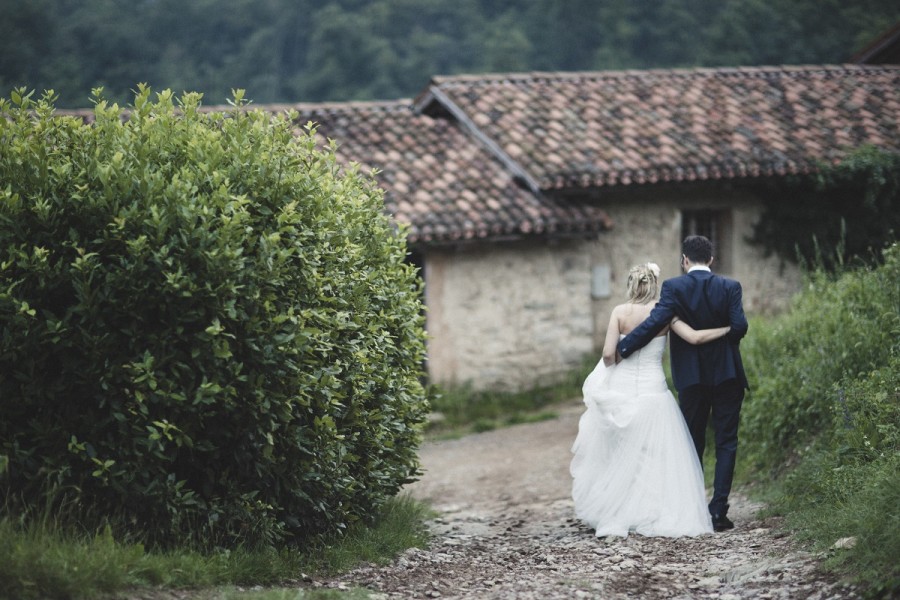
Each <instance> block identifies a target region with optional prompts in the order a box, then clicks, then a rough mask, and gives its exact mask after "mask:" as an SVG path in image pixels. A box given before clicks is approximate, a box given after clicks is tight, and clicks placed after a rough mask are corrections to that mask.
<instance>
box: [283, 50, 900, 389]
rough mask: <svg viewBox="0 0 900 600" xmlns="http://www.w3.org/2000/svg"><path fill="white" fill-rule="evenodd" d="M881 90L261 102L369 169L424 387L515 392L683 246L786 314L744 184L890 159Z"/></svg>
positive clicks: (832, 81) (895, 79)
mask: <svg viewBox="0 0 900 600" xmlns="http://www.w3.org/2000/svg"><path fill="white" fill-rule="evenodd" d="M898 90H900V68H898V67H896V66H863V65H839V66H792V67H756V68H718V69H690V70H653V71H620V72H588V73H518V74H502V75H472V76H454V77H438V78H435V79H433V80H432V82H431V83H430V85H429V86H428V87H427V88H426V89H425V90H424V91H423V92H422V93H421V94H420V95H419V96H418V97H417V98H415V99H414V100H398V101H390V102H379V103H341V104H332V105H327V104H317V105H294V106H290V107H269V108H270V109H271V110H281V109H283V108H291V109H294V110H298V111H299V112H300V119H299V122H301V123H305V122H306V121H314V122H315V123H317V124H318V131H319V133H320V134H321V135H322V136H323V138H324V137H328V138H332V139H334V140H336V141H337V143H338V157H339V159H341V160H343V161H355V162H358V163H361V164H362V165H363V166H364V167H373V168H377V169H378V170H379V174H378V176H377V177H378V182H379V184H380V185H381V186H382V187H383V188H384V190H385V208H386V210H387V211H388V213H389V214H391V215H393V217H394V219H395V220H396V221H397V222H398V223H404V224H406V225H408V232H409V243H410V249H411V251H412V255H411V258H412V260H414V261H415V262H417V264H418V265H419V266H420V267H421V268H422V275H423V277H424V280H425V302H426V305H427V310H428V314H427V323H428V324H427V327H428V332H429V336H430V339H429V347H428V371H429V374H430V376H431V378H432V379H433V380H434V381H436V382H440V383H443V384H456V385H459V384H464V383H469V384H471V385H472V386H473V387H474V388H476V389H483V388H497V389H512V390H514V389H523V388H527V387H529V386H533V385H538V384H542V383H547V382H551V381H552V380H553V379H554V378H556V377H559V376H560V375H561V374H562V373H564V372H566V371H567V370H569V369H571V368H572V367H573V366H575V365H577V364H578V363H579V361H580V360H581V358H582V357H583V356H584V355H585V354H587V353H590V352H592V351H596V349H597V348H598V347H599V346H600V345H602V340H603V337H604V335H605V331H606V327H607V321H608V315H609V312H610V310H611V308H612V306H614V305H615V304H617V303H619V302H621V301H622V299H623V288H624V280H625V276H626V275H627V272H628V269H629V267H630V266H631V265H633V264H637V263H640V262H645V261H655V262H657V263H659V264H660V266H661V267H662V271H663V277H669V276H674V275H676V274H678V265H679V248H680V240H681V239H682V238H683V237H684V236H685V235H686V234H688V233H702V234H705V235H707V236H709V237H711V238H712V239H713V241H714V244H715V247H716V257H717V262H716V264H715V265H714V268H715V269H716V270H717V271H719V272H720V273H723V274H725V275H728V276H731V277H734V278H736V279H738V280H740V281H741V282H742V283H743V287H744V304H745V308H746V310H747V311H748V312H749V313H764V312H772V311H777V310H779V309H781V308H783V307H784V306H785V305H786V304H787V302H788V300H789V299H790V297H791V295H792V294H793V293H794V292H795V291H796V290H797V289H798V284H799V275H798V272H797V270H796V268H793V267H791V266H790V265H782V264H780V263H779V261H778V260H777V259H775V258H773V257H769V258H766V257H765V256H764V253H763V251H762V249H761V248H758V247H756V246H753V245H750V244H749V243H748V241H747V238H748V236H749V235H750V234H751V233H752V228H753V224H754V223H755V221H756V220H757V218H758V216H759V215H760V212H761V210H762V204H761V201H762V199H763V198H762V194H763V192H761V191H760V190H762V189H765V188H763V187H762V186H759V185H758V184H759V183H760V182H763V181H771V180H773V179H778V178H783V177H786V176H789V175H793V174H804V173H810V172H813V171H814V170H815V168H816V165H817V164H819V162H820V161H823V162H826V163H829V162H837V161H840V160H841V158H842V157H843V156H845V155H846V154H847V153H848V152H849V151H851V150H853V149H855V148H857V147H859V146H862V145H865V144H872V145H876V146H879V147H882V148H885V149H888V150H892V151H900V92H898ZM785 201H789V198H786V199H785ZM802 234H803V232H802V229H801V230H798V236H799V235H802Z"/></svg>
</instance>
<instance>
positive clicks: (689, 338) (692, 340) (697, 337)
mask: <svg viewBox="0 0 900 600" xmlns="http://www.w3.org/2000/svg"><path fill="white" fill-rule="evenodd" d="M669 326H670V327H671V328H672V331H674V332H675V334H676V335H677V336H678V337H680V338H681V339H683V340H684V341H686V342H687V343H689V344H694V345H695V346H696V345H697V344H705V343H706V342H711V341H713V340H717V339H719V338H720V337H722V336H723V335H725V334H726V333H728V332H729V331H731V327H716V328H715V329H694V328H693V327H691V326H690V325H688V324H687V323H685V322H684V321H682V320H681V319H679V318H678V317H675V318H674V319H672V322H671V323H670V324H669Z"/></svg>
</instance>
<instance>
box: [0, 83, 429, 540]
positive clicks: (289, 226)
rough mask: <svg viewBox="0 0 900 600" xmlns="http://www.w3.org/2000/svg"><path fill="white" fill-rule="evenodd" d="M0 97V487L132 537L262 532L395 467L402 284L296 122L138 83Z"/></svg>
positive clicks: (421, 411)
mask: <svg viewBox="0 0 900 600" xmlns="http://www.w3.org/2000/svg"><path fill="white" fill-rule="evenodd" d="M100 94H101V90H95V92H94V98H95V99H94V102H95V110H94V118H95V121H94V123H93V125H85V124H84V123H83V122H82V121H81V120H80V119H75V118H70V117H67V118H63V117H59V116H55V115H54V109H53V101H54V98H53V95H52V93H47V94H45V95H44V96H43V97H42V98H41V99H40V100H37V101H33V100H32V99H31V97H30V95H28V94H26V93H25V91H24V90H18V91H16V92H14V93H13V94H12V98H11V101H10V100H6V99H3V100H0V113H2V116H3V118H0V464H2V462H5V463H6V469H5V475H0V493H2V494H5V495H6V496H7V498H8V501H7V510H9V511H24V510H27V509H28V508H29V507H34V506H47V505H48V503H50V504H51V505H52V506H64V507H65V511H68V512H69V513H71V514H74V515H77V518H78V519H81V520H82V523H88V524H90V523H93V522H97V523H99V522H101V521H103V520H106V519H110V518H112V519H113V520H114V521H115V522H116V523H119V524H126V525H127V527H128V528H129V529H130V530H131V531H133V532H137V533H138V534H139V535H140V536H141V537H142V538H144V539H146V540H147V541H149V542H152V543H158V544H163V545H165V544H170V543H175V542H183V541H184V540H185V539H187V540H190V541H193V542H197V543H199V544H201V545H210V544H222V545H233V544H259V543H273V542H276V541H278V540H281V539H284V538H287V537H291V538H300V539H302V538H306V537H308V536H311V535H315V534H320V533H326V532H327V533H333V532H335V531H339V530H341V529H342V528H344V527H346V526H347V525H348V524H349V523H351V522H354V521H357V520H359V519H363V518H365V517H366V516H367V515H370V514H371V513H372V511H373V509H374V508H375V507H377V506H379V505H380V504H381V503H383V502H384V500H385V499H386V498H388V497H390V496H391V495H393V494H395V493H396V492H397V491H398V489H399V488H400V486H401V485H402V484H403V483H404V482H407V481H409V480H410V479H412V478H414V477H415V476H416V475H417V473H418V463H417V458H416V449H417V445H418V442H419V439H420V424H421V423H422V422H423V420H424V415H425V411H426V408H427V407H426V402H425V398H424V396H425V395H424V391H423V388H422V386H421V384H420V376H421V364H422V360H423V356H424V332H423V321H422V316H421V315H422V311H421V303H420V300H419V297H420V294H419V292H420V290H419V283H418V279H417V277H416V275H415V272H414V269H413V268H412V267H411V266H409V265H407V264H405V262H404V258H405V254H406V248H405V239H404V235H403V232H402V231H400V232H397V231H396V230H395V229H394V228H393V226H392V225H391V223H390V222H389V221H388V219H387V218H386V217H385V216H384V215H383V214H382V197H381V194H380V191H379V190H377V189H376V187H375V186H374V183H373V180H372V178H371V177H368V176H363V175H361V174H360V173H358V172H357V171H356V170H355V169H348V170H347V171H341V170H339V168H338V167H337V165H336V163H335V160H334V155H333V149H325V150H321V149H317V145H316V138H315V132H314V129H313V128H312V127H307V128H306V129H305V130H302V131H301V130H297V129H296V128H295V124H293V123H292V121H291V119H296V115H289V117H288V118H273V117H272V116H271V115H269V114H265V113H262V112H259V111H250V110H247V107H246V106H243V105H244V104H245V103H244V101H243V100H242V94H241V92H237V93H236V96H235V101H234V105H235V106H234V109H233V110H231V111H229V112H226V113H205V112H203V111H201V110H199V108H200V95H199V94H193V93H189V94H184V95H183V96H182V97H180V98H176V97H174V96H173V95H172V94H171V93H170V92H168V91H165V92H162V93H159V94H157V97H156V99H155V100H154V99H151V92H150V90H149V89H148V88H146V87H145V86H140V87H139V90H138V92H137V93H136V95H135V101H134V105H133V107H131V109H130V110H129V111H128V112H127V114H126V113H125V111H123V110H121V109H120V108H119V107H118V106H116V105H108V103H107V102H105V101H104V100H103V99H102V98H101V96H100Z"/></svg>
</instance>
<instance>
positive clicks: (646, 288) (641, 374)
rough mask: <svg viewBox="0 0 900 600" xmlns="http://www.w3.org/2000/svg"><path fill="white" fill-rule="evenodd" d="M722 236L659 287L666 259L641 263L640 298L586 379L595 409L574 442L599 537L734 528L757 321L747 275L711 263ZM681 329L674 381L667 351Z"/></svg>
mask: <svg viewBox="0 0 900 600" xmlns="http://www.w3.org/2000/svg"><path fill="white" fill-rule="evenodd" d="M712 260H713V257H712V244H711V243H710V241H709V240H708V239H707V238H705V237H702V236H690V237H688V238H686V239H685V240H684V243H683V244H682V258H681V261H682V263H681V266H682V268H683V269H684V271H685V274H684V275H681V276H680V277H675V278H673V279H668V280H666V281H664V282H663V283H662V289H661V290H660V287H659V267H658V266H656V265H655V264H652V263H648V264H645V265H639V266H637V267H634V268H632V269H631V272H630V273H629V275H628V282H627V288H628V301H627V302H626V303H625V304H620V305H619V306H616V307H615V308H614V309H613V311H612V315H611V316H610V320H609V329H608V331H607V335H606V342H605V344H604V346H603V360H602V361H600V363H599V364H598V365H597V367H596V368H595V369H594V371H593V372H592V373H591V374H590V375H589V376H588V378H587V380H586V381H585V383H584V388H583V393H584V403H585V404H586V405H587V410H585V412H584V414H583V415H582V416H581V420H580V421H579V424H578V436H577V437H576V439H575V443H574V445H573V446H572V452H573V453H574V457H573V459H572V464H571V473H572V477H573V485H572V497H573V499H574V500H575V513H576V515H577V517H578V518H579V519H580V520H581V521H583V522H584V523H586V524H587V525H589V526H590V527H592V528H594V529H595V530H596V534H597V537H602V536H607V535H616V536H623V537H624V536H627V535H628V533H638V534H641V535H646V536H666V537H679V536H693V535H699V534H702V533H708V532H711V531H713V530H715V531H724V530H726V529H731V528H732V527H734V524H733V523H732V522H731V521H730V520H729V519H728V515H727V513H728V494H729V492H730V490H731V480H732V477H733V475H734V465H735V457H736V454H737V431H738V420H739V417H740V411H741V403H742V401H743V399H744V390H745V389H746V388H747V378H746V376H745V375H744V368H743V365H742V363H741V355H740V350H739V347H738V345H739V343H740V340H741V338H742V337H744V335H745V334H746V333H747V319H746V317H745V316H744V310H743V307H742V300H741V286H740V284H739V283H738V282H736V281H734V280H731V279H727V278H724V277H720V276H718V275H715V274H713V273H712V272H711V271H710V268H709V266H710V264H712ZM670 331H671V335H669V336H668V337H669V339H670V340H671V348H670V351H669V353H670V356H671V363H672V379H673V380H674V383H675V388H676V389H677V390H678V397H679V401H680V404H681V411H680V412H679V410H678V406H677V405H676V403H675V398H674V397H673V396H672V393H671V392H670V391H669V388H668V387H667V385H666V379H665V374H664V372H663V368H662V355H663V351H664V350H665V345H666V334H667V333H669V332H670ZM710 413H712V422H713V428H714V430H715V440H716V468H715V481H714V485H713V496H712V500H711V501H710V502H709V504H708V505H707V504H706V491H705V488H704V484H703V469H702V467H701V461H702V459H703V450H704V447H705V445H706V427H707V424H708V422H709V417H710Z"/></svg>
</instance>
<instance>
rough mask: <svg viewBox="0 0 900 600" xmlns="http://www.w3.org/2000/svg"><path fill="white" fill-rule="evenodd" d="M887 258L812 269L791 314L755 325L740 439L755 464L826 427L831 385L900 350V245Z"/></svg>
mask: <svg viewBox="0 0 900 600" xmlns="http://www.w3.org/2000/svg"><path fill="white" fill-rule="evenodd" d="M884 261H885V262H884V264H883V265H881V266H879V267H877V268H872V269H860V270H856V271H847V272H845V273H843V274H842V275H840V276H837V277H834V276H830V275H828V274H825V273H823V272H821V271H819V272H816V273H813V274H811V275H810V276H809V278H808V280H807V287H806V289H805V290H804V291H803V292H802V293H801V294H800V295H799V296H798V297H797V298H795V300H794V302H793V304H792V308H791V311H790V312H789V313H787V314H785V315H783V316H781V317H779V318H777V319H775V320H774V321H772V322H769V323H766V324H763V323H757V324H755V325H754V326H752V327H751V335H749V336H748V337H747V339H746V341H745V342H744V343H743V344H742V350H743V354H744V360H745V365H746V368H747V374H748V377H749V378H750V384H751V393H750V395H749V396H748V398H747V401H746V402H745V405H744V410H743V412H742V415H741V443H742V453H746V454H747V455H749V456H750V457H751V460H752V461H753V462H755V463H756V464H757V466H776V467H777V466H779V465H780V464H781V460H782V459H783V458H785V457H786V456H787V455H788V454H790V453H791V452H796V451H802V448H803V447H804V446H805V445H806V444H807V443H809V442H810V441H811V440H813V439H814V438H815V437H816V436H817V435H818V434H819V433H821V432H823V431H827V430H828V427H829V422H830V420H829V419H830V417H829V415H830V412H829V411H830V409H831V405H832V403H833V399H834V391H833V388H834V385H835V384H836V383H837V382H838V381H840V380H841V379H842V378H844V377H845V376H849V377H851V378H852V377H856V376H858V375H860V374H863V373H867V372H869V371H871V370H872V369H875V368H878V367H880V366H882V365H884V364H886V362H887V360H888V359H889V357H890V356H891V354H892V353H893V352H897V351H898V350H900V347H898V340H900V285H898V283H897V282H898V281H900V245H896V244H895V245H894V246H892V247H891V248H889V249H887V250H886V251H885V252H884Z"/></svg>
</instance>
